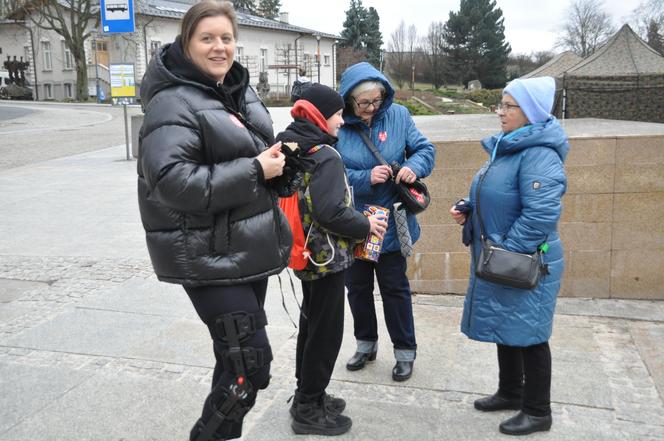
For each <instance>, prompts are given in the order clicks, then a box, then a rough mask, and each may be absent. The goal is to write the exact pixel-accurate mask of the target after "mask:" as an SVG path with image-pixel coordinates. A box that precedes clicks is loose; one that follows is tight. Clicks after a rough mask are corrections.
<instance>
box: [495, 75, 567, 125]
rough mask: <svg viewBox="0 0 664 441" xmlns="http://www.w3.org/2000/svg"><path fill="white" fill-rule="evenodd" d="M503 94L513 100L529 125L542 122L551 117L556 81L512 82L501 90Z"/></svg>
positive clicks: (531, 79) (540, 79) (533, 79)
mask: <svg viewBox="0 0 664 441" xmlns="http://www.w3.org/2000/svg"><path fill="white" fill-rule="evenodd" d="M505 94H509V95H511V96H512V98H514V100H515V101H516V102H517V104H518V105H519V106H520V107H521V110H522V111H523V113H524V114H525V115H526V118H528V121H530V123H531V124H532V123H538V122H544V121H546V120H547V119H549V117H550V116H551V108H552V107H553V98H554V96H555V94H556V80H554V79H553V78H552V77H537V78H528V79H526V80H519V79H517V80H513V81H511V82H510V83H509V84H508V85H507V87H505V89H503V95H505Z"/></svg>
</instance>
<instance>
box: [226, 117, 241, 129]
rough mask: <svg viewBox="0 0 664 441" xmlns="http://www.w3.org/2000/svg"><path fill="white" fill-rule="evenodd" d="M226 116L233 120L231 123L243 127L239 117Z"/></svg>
mask: <svg viewBox="0 0 664 441" xmlns="http://www.w3.org/2000/svg"><path fill="white" fill-rule="evenodd" d="M228 117H229V118H230V120H231V121H232V122H233V124H235V125H236V126H238V127H239V128H241V129H244V124H242V122H241V121H240V120H239V119H237V116H235V115H229V116H228Z"/></svg>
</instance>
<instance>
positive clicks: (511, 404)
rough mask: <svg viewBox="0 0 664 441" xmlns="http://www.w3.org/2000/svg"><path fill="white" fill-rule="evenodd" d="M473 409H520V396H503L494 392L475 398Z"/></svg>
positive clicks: (483, 410) (490, 410) (486, 410)
mask: <svg viewBox="0 0 664 441" xmlns="http://www.w3.org/2000/svg"><path fill="white" fill-rule="evenodd" d="M473 404H474V405H475V409H477V410H481V411H482V412H493V411H495V410H520V409H521V398H504V397H501V396H500V395H498V392H496V393H495V394H493V395H491V396H488V397H484V398H479V399H477V400H475V403H473Z"/></svg>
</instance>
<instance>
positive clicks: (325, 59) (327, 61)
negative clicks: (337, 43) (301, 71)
mask: <svg viewBox="0 0 664 441" xmlns="http://www.w3.org/2000/svg"><path fill="white" fill-rule="evenodd" d="M323 64H324V65H326V66H329V65H330V56H329V55H323Z"/></svg>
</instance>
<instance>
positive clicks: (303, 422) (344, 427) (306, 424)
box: [291, 398, 353, 436]
mask: <svg viewBox="0 0 664 441" xmlns="http://www.w3.org/2000/svg"><path fill="white" fill-rule="evenodd" d="M327 407H328V406H326V405H325V400H324V399H323V398H321V399H320V400H318V401H316V402H313V403H295V415H294V416H293V422H292V423H291V428H292V429H293V432H295V433H296V434H298V435H304V434H312V435H326V436H333V435H341V434H344V433H346V432H348V431H349V430H350V428H351V426H352V425H353V421H352V420H351V419H350V418H348V417H347V416H345V415H338V414H337V415H335V414H333V413H331V412H329V411H328V410H327Z"/></svg>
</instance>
